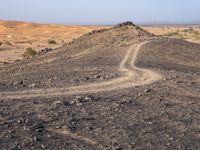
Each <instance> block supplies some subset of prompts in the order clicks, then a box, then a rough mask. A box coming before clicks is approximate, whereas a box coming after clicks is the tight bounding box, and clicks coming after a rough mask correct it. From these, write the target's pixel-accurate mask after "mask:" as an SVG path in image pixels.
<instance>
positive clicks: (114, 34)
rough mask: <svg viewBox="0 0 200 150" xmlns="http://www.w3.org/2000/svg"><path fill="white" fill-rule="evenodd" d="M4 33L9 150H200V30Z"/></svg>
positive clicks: (0, 133)
mask: <svg viewBox="0 0 200 150" xmlns="http://www.w3.org/2000/svg"><path fill="white" fill-rule="evenodd" d="M5 24H6V25H5ZM0 27H1V28H0V38H1V41H2V45H1V47H0V48H1V51H0V59H1V60H2V65H1V66H0V105H1V106H0V146H1V148H2V149H6V150H10V149H12V150H15V149H69V150H96V149H97V150H171V149H177V150H189V149H190V150H198V149H200V126H199V125H200V88H199V87H200V59H199V58H200V45H199V44H198V43H199V41H200V40H199V28H198V27H139V26H136V25H135V24H133V23H132V22H125V23H121V24H117V25H115V26H76V27H73V26H64V25H39V24H31V23H17V22H5V21H4V22H1V25H0ZM25 28H27V30H25ZM18 29H19V30H18ZM20 29H21V31H20ZM49 40H51V41H49ZM28 41H30V42H28ZM53 41H54V42H53ZM7 42H9V43H10V44H8V43H7ZM50 43H54V44H50ZM27 48H29V49H28V51H27ZM44 49H45V50H44ZM34 50H35V51H36V52H35V51H34ZM26 52H27V53H26ZM29 52H30V53H29ZM24 53H26V56H29V57H26V59H25V58H23V57H22V56H23V54H24Z"/></svg>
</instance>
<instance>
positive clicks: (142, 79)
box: [0, 41, 162, 99]
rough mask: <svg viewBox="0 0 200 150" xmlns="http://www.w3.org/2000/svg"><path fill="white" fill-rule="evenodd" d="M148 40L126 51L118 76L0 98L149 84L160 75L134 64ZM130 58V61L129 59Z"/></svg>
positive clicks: (72, 93) (6, 95)
mask: <svg viewBox="0 0 200 150" xmlns="http://www.w3.org/2000/svg"><path fill="white" fill-rule="evenodd" d="M149 42H150V41H146V42H142V43H140V44H134V45H132V46H131V47H130V48H129V49H128V50H127V52H126V55H125V57H124V59H123V60H122V61H121V63H120V65H119V71H120V72H123V75H122V76H121V77H119V78H116V79H112V80H109V81H103V82H100V83H90V84H85V85H79V86H73V87H69V88H49V89H33V90H24V91H16V92H1V93H0V99H23V98H34V97H52V96H65V95H74V94H86V93H97V92H102V91H113V90H118V89H124V88H130V87H135V86H143V85H147V84H151V83H153V82H155V81H158V80H160V79H162V76H161V75H160V74H158V73H156V72H154V71H152V70H149V69H143V68H139V67H137V66H135V62H136V59H137V55H138V53H139V50H140V49H141V47H142V46H143V45H145V44H147V43H149ZM129 60H130V61H129Z"/></svg>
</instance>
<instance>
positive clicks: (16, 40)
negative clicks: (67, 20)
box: [0, 21, 102, 62]
mask: <svg viewBox="0 0 200 150" xmlns="http://www.w3.org/2000/svg"><path fill="white" fill-rule="evenodd" d="M100 28H102V27H100V26H65V25H54V24H48V25H46V24H35V23H26V22H16V21H0V42H2V43H3V45H2V46H0V61H1V62H13V61H15V60H16V59H21V56H22V54H23V53H24V51H25V50H26V48H28V47H32V48H33V49H35V50H36V51H40V50H42V49H44V48H57V47H60V46H62V45H63V44H65V43H67V42H69V41H71V40H72V39H74V38H77V37H79V36H81V35H83V34H84V33H87V32H91V31H92V30H94V29H100ZM48 40H55V41H56V43H57V44H49V43H48Z"/></svg>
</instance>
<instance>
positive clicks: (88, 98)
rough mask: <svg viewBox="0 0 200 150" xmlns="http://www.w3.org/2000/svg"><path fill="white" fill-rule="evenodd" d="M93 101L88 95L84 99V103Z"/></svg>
mask: <svg viewBox="0 0 200 150" xmlns="http://www.w3.org/2000/svg"><path fill="white" fill-rule="evenodd" d="M93 99H94V97H92V96H89V95H87V96H86V97H85V101H91V100H93Z"/></svg>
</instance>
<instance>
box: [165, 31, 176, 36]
mask: <svg viewBox="0 0 200 150" xmlns="http://www.w3.org/2000/svg"><path fill="white" fill-rule="evenodd" d="M178 35H179V32H178V31H176V32H168V33H166V34H164V36H178Z"/></svg>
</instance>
